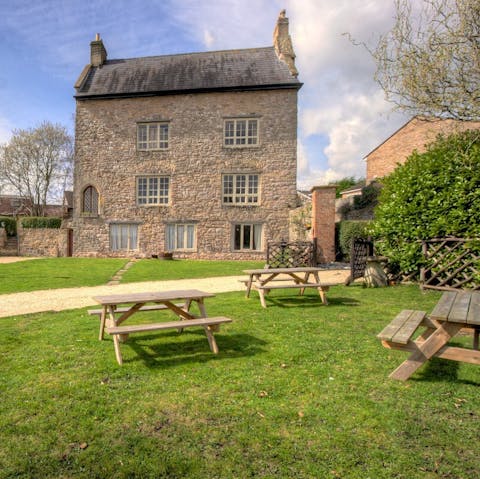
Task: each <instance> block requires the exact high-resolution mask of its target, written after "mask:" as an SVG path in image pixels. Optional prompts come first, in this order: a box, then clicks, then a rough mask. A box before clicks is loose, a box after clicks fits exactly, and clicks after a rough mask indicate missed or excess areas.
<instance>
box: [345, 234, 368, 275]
mask: <svg viewBox="0 0 480 479" xmlns="http://www.w3.org/2000/svg"><path fill="white" fill-rule="evenodd" d="M369 256H373V241H370V240H366V239H363V238H355V239H354V240H353V241H352V249H351V251H350V271H351V273H350V278H349V279H348V280H347V284H350V283H351V282H353V281H355V280H356V279H357V278H363V275H364V274H365V268H366V267H367V258H368V257H369Z"/></svg>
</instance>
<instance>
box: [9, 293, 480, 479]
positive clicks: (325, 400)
mask: <svg viewBox="0 0 480 479" xmlns="http://www.w3.org/2000/svg"><path fill="white" fill-rule="evenodd" d="M253 296H254V297H252V298H251V299H245V297H244V295H243V294H242V293H241V292H235V293H227V294H219V295H217V296H216V297H215V298H211V299H209V300H207V309H208V312H209V314H210V315H212V316H213V315H225V316H230V317H231V318H233V319H234V322H233V323H230V324H227V325H224V326H222V328H221V331H220V332H219V333H217V335H216V338H217V342H218V346H219V348H220V353H219V354H218V356H214V355H212V354H211V353H210V351H209V348H208V344H207V341H206V338H205V335H204V333H203V332H202V331H196V330H193V329H189V330H185V331H184V332H183V333H182V334H178V333H177V332H176V331H174V332H163V333H156V334H137V335H135V336H132V337H131V338H130V339H129V341H128V342H127V343H126V344H124V345H122V353H123V357H124V361H125V362H124V365H123V366H122V367H120V366H118V365H117V363H116V361H115V355H114V351H113V343H112V340H111V338H110V337H107V339H106V340H105V341H103V342H100V341H98V339H97V334H98V320H96V319H94V318H93V317H91V316H88V315H87V314H86V311H85V310H71V311H65V312H61V313H56V314H54V313H43V314H34V315H28V316H18V317H10V318H3V319H1V320H0V376H1V377H2V381H1V382H0V394H1V397H2V407H1V410H0V411H1V412H0V444H1V446H0V478H13V477H15V478H37V477H39V478H40V477H41V478H60V477H62V478H73V477H75V478H110V477H112V478H113V477H114V478H142V479H144V478H170V479H172V478H207V477H208V478H222V479H223V478H226V479H228V478H252V477H255V478H359V479H366V478H372V479H382V478H385V479H387V478H388V479H392V478H405V479H412V478H432V479H433V478H455V479H460V478H474V477H478V471H479V470H480V456H479V455H478V451H477V449H476V447H477V443H478V430H479V418H480V404H479V401H478V392H479V386H480V369H479V368H478V366H474V365H468V364H458V363H454V362H449V361H442V360H433V361H430V362H429V363H428V364H427V365H426V366H424V367H423V368H422V369H420V370H419V371H417V372H416V373H415V374H414V375H413V376H412V378H411V379H410V380H409V381H407V382H405V383H403V382H398V381H393V380H390V379H388V374H389V373H390V372H391V371H392V370H393V369H394V368H395V367H396V366H397V365H398V364H399V362H400V361H402V360H403V359H404V358H405V353H402V352H400V351H391V350H386V349H384V348H383V347H382V346H381V345H380V342H379V341H378V340H377V339H376V337H375V336H376V334H377V333H378V332H379V331H380V330H381V329H383V327H384V326H385V324H386V323H387V322H389V321H390V320H391V318H392V317H393V316H394V315H395V314H396V313H398V312H399V311H400V310H401V309H404V308H405V307H415V308H418V309H426V310H430V309H431V308H432V306H433V305H434V304H435V302H436V301H437V300H438V298H439V296H440V295H439V293H436V292H429V293H422V292H420V290H419V289H418V287H416V286H401V287H395V288H388V289H368V290H366V289H363V288H362V287H360V286H357V285H355V286H351V287H348V288H347V287H344V286H337V287H334V288H331V290H330V292H329V295H328V297H329V301H330V304H329V305H328V306H322V305H320V302H319V299H318V295H315V294H314V293H313V292H307V293H306V297H305V298H299V297H298V296H294V295H291V294H288V295H286V294H284V292H278V291H276V292H273V293H272V295H271V299H270V300H269V307H268V308H267V309H262V308H261V307H260V304H259V301H258V298H257V297H256V293H254V295H253ZM144 314H145V316H144V318H143V319H145V318H147V317H149V316H148V315H149V314H150V313H144ZM157 314H158V313H157ZM138 317H139V315H138V316H137V318H138ZM151 317H153V315H152V316H151ZM132 320H133V318H132ZM459 341H460V342H461V343H464V342H467V341H470V338H467V337H462V338H460V340H459Z"/></svg>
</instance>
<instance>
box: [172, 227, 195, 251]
mask: <svg viewBox="0 0 480 479" xmlns="http://www.w3.org/2000/svg"><path fill="white" fill-rule="evenodd" d="M196 243H197V241H196V228H195V225H194V224H191V223H172V224H169V225H167V229H166V246H167V248H166V249H167V251H178V250H194V249H195V248H196Z"/></svg>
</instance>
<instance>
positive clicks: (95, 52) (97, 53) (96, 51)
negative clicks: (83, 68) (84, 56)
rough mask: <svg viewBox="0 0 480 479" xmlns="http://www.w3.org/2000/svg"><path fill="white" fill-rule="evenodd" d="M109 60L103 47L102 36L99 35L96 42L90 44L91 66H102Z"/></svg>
mask: <svg viewBox="0 0 480 479" xmlns="http://www.w3.org/2000/svg"><path fill="white" fill-rule="evenodd" d="M106 59H107V50H105V47H104V45H103V41H102V39H101V38H100V34H99V33H97V35H96V37H95V40H94V41H93V42H90V65H92V67H100V66H102V65H103V64H104V63H105V61H106Z"/></svg>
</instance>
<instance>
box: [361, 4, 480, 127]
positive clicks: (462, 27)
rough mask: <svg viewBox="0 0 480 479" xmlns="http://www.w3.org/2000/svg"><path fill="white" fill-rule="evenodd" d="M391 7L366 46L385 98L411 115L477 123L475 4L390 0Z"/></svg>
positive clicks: (479, 29)
mask: <svg viewBox="0 0 480 479" xmlns="http://www.w3.org/2000/svg"><path fill="white" fill-rule="evenodd" d="M395 9H396V17H395V24H394V26H393V28H392V29H391V30H390V31H389V32H388V33H386V34H385V35H383V36H381V37H380V39H379V41H378V44H377V45H376V47H375V48H373V49H370V48H369V51H370V53H371V54H372V56H373V58H374V59H375V61H376V64H377V71H376V75H375V79H376V80H377V81H378V83H379V84H380V86H381V87H382V88H383V90H384V91H385V93H386V96H387V99H388V100H390V101H392V102H394V103H395V104H396V105H397V107H398V108H399V109H401V110H403V111H407V112H410V113H412V114H418V115H424V116H434V117H443V118H454V119H460V120H478V119H480V1H479V0H421V4H420V3H419V2H418V1H417V0H395ZM367 48H368V47H367Z"/></svg>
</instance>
